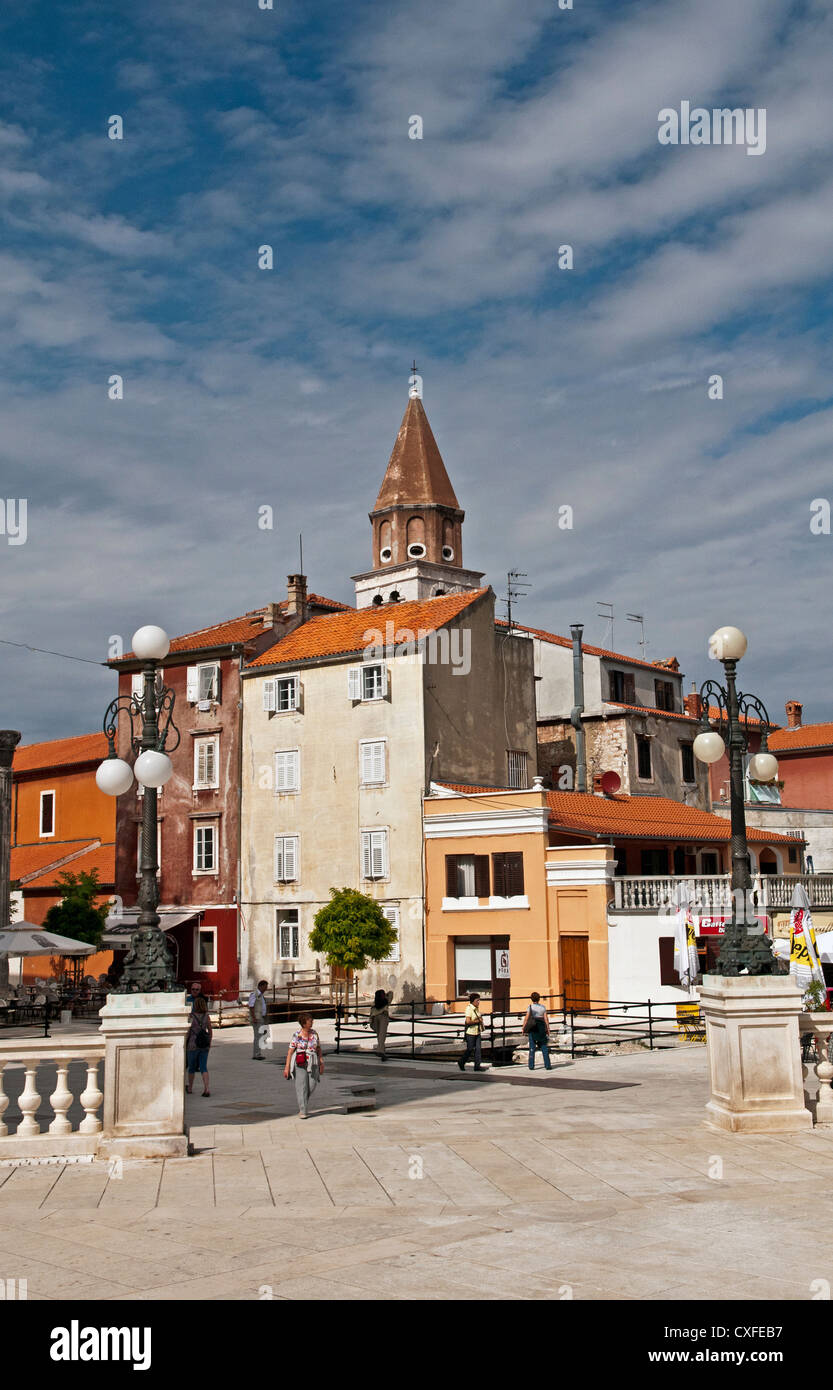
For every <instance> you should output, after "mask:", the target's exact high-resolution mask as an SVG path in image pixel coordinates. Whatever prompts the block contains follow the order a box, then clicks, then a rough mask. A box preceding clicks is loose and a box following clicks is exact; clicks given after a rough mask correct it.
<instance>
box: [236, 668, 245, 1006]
mask: <svg viewBox="0 0 833 1390" xmlns="http://www.w3.org/2000/svg"><path fill="white" fill-rule="evenodd" d="M237 661H238V667H237V670H238V675H237V689H238V697H239V698H238V704H237V895H236V896H237V995H238V998H239V997H240V991H241V985H242V981H241V979H240V965H241V959H242V949H241V946H242V931H243V921H242V917H243V663H244V653H243V652H242V651H241V653H240V655H239V657H238V658H237Z"/></svg>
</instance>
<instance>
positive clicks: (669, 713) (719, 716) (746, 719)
mask: <svg viewBox="0 0 833 1390" xmlns="http://www.w3.org/2000/svg"><path fill="white" fill-rule="evenodd" d="M605 704H606V705H615V706H616V708H617V709H626V710H630V712H631V714H651V715H654V716H656V717H657V718H659V719H688V720H691V722H692V723H695V724H699V722H700V718H699V716H698V715H694V714H688V713H687V711H685V710H683V711H682V712H681V711H680V710H671V709H651V708H650V707H649V706H648V705H626V704H623V702H622V701H621V700H605ZM587 718H589V719H601V718H602V716H601V715H599V714H591V715H588V716H587ZM709 718H710V719H712V720H723V719H725V718H726V714H725V711H721V710H719V709H718V708H717V705H709ZM542 722H543V723H547V722H549V723H550V724H554V723H556V722H557V721H556V720H554V719H550V720H549V721H547V720H543V721H542ZM564 722H569V721H564ZM740 722H741V724H749V725H750V726H751V725H755V726H757V727H760V724H761V720H760V719H755V718H754V717H753V716H751V715H743V717H742V718H741V721H740ZM769 727H770V728H771V729H777V728H778V725H777V724H770V725H769ZM831 727H833V725H831Z"/></svg>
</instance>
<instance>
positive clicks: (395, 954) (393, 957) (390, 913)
mask: <svg viewBox="0 0 833 1390" xmlns="http://www.w3.org/2000/svg"><path fill="white" fill-rule="evenodd" d="M382 913H383V915H384V916H385V917H387V919H388V921H389V922H390V924H391V926H392V927H393V929H394V931H395V932H396V941H395V942H394V943H393V945H392V946H391V948H390V955H389V956H385V960H386V961H390V962H391V963H395V962H396V961H398V960H399V959H400V953H399V908H398V907H383V908H382Z"/></svg>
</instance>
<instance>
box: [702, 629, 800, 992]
mask: <svg viewBox="0 0 833 1390" xmlns="http://www.w3.org/2000/svg"><path fill="white" fill-rule="evenodd" d="M745 651H746V638H745V637H744V635H743V633H742V632H741V631H740V629H739V628H736V627H721V628H718V630H717V632H714V633H712V635H711V637H710V638H709V656H711V657H712V658H714V659H716V660H718V661H722V663H723V669H724V671H725V673H726V686H725V688H724V687H723V686H722V685H720V684H719V683H718V682H717V681H713V680H707V681H704V682H703V684H702V686H701V687H700V700H701V702H702V715H701V719H700V732H699V734H698V735H697V737H696V738H695V740H694V754H695V757H697V758H699V759H700V761H701V762H704V763H716V762H718V760H719V759H720V758H722V757H723V754H724V753H725V752H726V744H725V743H724V741H723V739H722V737H721V735H720V734H719V733H718V732H717V730H716V729H715V728H714V727H713V726H712V724H711V721H710V718H709V707H710V704H711V703H714V704H715V705H716V706H717V709H718V711H719V714H720V715H721V716H722V717H723V718H725V721H726V728H727V731H728V740H729V748H728V752H729V772H730V784H729V785H730V806H731V834H732V920H731V922H730V923H729V924H728V925H727V927H726V931H725V934H724V937H723V941H722V944H721V946H720V952H719V955H718V958H717V961H716V962H715V966H714V974H716V975H742V974H744V973H747V974H749V975H780V974H782V973H783V967H782V965H781V962H780V961H779V960H778V959H777V958H776V957H775V956H773V954H772V950H771V947H770V944H769V942H768V940H767V938H766V936H765V935H764V933H763V932H762V930H761V924H760V922H759V921H758V918H757V917H756V915H755V911H754V903H753V901H752V873H751V868H750V861H749V847H748V845H747V841H746V814H745V811H744V795H743V756H744V753H745V752H746V750H747V748H748V722H747V724H746V727H745V728H744V725H742V724H741V718H742V717H744V718H745V719H746V720H747V721H748V718H749V715H750V712H754V713H755V714H756V715H757V717H758V719H759V720H760V722H761V745H760V751H759V752H758V753H756V754H754V756H753V757H752V758H750V760H749V769H748V771H749V776H750V777H751V778H752V779H753V781H756V782H774V781H775V779H776V777H777V776H778V763H777V761H776V759H775V758H774V757H773V756H772V754H771V753H769V752H768V751H767V734H768V732H769V731H770V729H771V727H772V725H771V723H770V719H769V715H768V714H767V712H766V709H765V708H764V706H763V704H762V703H761V701H760V700H759V699H758V698H757V696H756V695H744V694H742V693H741V692H740V691H738V689H737V687H736V685H735V675H736V671H737V663H738V662H739V661H740V659H741V657H742V656H743V654H744V652H745Z"/></svg>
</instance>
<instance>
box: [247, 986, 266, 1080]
mask: <svg viewBox="0 0 833 1390" xmlns="http://www.w3.org/2000/svg"><path fill="white" fill-rule="evenodd" d="M268 988H269V981H268V980H258V982H257V989H253V990H252V992H251V994H250V995H249V1020H250V1022H251V1025H252V1061H253V1062H262V1061H263V1053H262V1052H261V1050H260V1044H261V1040H262V1039H263V1038H264V1037H265V1036H266V990H267V989H268Z"/></svg>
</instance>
